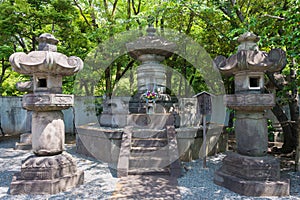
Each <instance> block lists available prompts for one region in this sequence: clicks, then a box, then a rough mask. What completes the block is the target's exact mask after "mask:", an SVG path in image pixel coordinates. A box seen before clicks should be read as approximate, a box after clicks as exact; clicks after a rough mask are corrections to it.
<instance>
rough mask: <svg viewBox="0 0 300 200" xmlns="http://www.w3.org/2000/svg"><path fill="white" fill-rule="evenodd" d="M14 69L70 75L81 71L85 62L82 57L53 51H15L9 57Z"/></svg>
mask: <svg viewBox="0 0 300 200" xmlns="http://www.w3.org/2000/svg"><path fill="white" fill-rule="evenodd" d="M9 61H10V63H11V64H12V67H13V69H14V71H16V72H18V73H20V74H28V75H32V74H52V75H64V76H69V75H73V74H74V73H76V72H78V71H80V70H81V69H82V67H83V62H82V60H81V59H80V58H78V57H75V56H71V57H67V56H66V55H64V54H61V53H58V52H53V51H33V52H30V53H29V54H25V53H23V52H18V53H14V54H13V55H11V56H10V58H9Z"/></svg>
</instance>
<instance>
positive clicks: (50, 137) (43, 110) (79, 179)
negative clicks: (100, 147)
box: [9, 33, 83, 195]
mask: <svg viewBox="0 0 300 200" xmlns="http://www.w3.org/2000/svg"><path fill="white" fill-rule="evenodd" d="M57 43H58V40H57V39H56V38H55V37H54V36H53V35H51V34H48V33H45V34H42V35H41V36H40V37H39V47H38V51H33V52H30V53H29V54H28V55H27V54H25V53H21V52H19V53H14V54H13V55H11V56H10V59H9V60H10V63H11V65H12V67H13V70H15V71H16V72H18V73H20V74H27V75H31V76H32V77H33V93H31V94H27V95H24V97H23V107H24V108H25V109H27V110H30V111H32V150H33V153H34V155H32V156H29V157H28V158H26V159H25V160H24V161H22V166H21V172H20V173H17V174H15V175H14V176H13V179H12V182H11V185H10V193H11V194H13V195H16V194H54V193H58V192H61V191H64V190H67V189H69V188H72V187H75V186H77V185H79V184H82V183H83V172H82V171H79V170H77V165H76V162H75V160H74V159H73V158H72V156H71V155H69V154H68V153H66V152H64V143H65V141H64V138H65V126H64V121H63V113H62V111H61V110H63V109H67V108H69V107H71V106H72V105H73V101H74V99H73V95H65V94H61V93H62V78H63V76H70V75H73V74H75V73H76V72H78V71H79V70H81V69H82V67H83V62H82V60H81V59H80V58H78V57H75V56H71V57H67V56H65V55H64V54H61V53H58V52H57V46H56V45H57Z"/></svg>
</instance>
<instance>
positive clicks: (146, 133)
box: [132, 129, 167, 138]
mask: <svg viewBox="0 0 300 200" xmlns="http://www.w3.org/2000/svg"><path fill="white" fill-rule="evenodd" d="M166 137H167V133H166V131H165V130H157V129H134V130H132V138H166Z"/></svg>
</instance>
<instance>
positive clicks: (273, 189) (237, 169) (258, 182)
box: [214, 153, 290, 196]
mask: <svg viewBox="0 0 300 200" xmlns="http://www.w3.org/2000/svg"><path fill="white" fill-rule="evenodd" d="M214 182H215V183H216V184H218V185H220V186H223V187H225V188H227V189H229V190H231V191H234V192H236V193H238V194H241V195H247V196H287V195H289V191H290V181H289V179H280V163H279V161H278V160H276V159H274V158H273V157H270V156H263V157H251V156H243V155H240V154H237V153H231V154H229V155H227V156H226V157H225V158H224V159H223V165H222V167H221V168H220V169H219V170H218V171H216V172H215V176H214Z"/></svg>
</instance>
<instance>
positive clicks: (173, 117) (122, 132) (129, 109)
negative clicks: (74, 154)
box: [76, 25, 220, 177]
mask: <svg viewBox="0 0 300 200" xmlns="http://www.w3.org/2000/svg"><path fill="white" fill-rule="evenodd" d="M126 48H127V51H128V52H129V55H130V56H131V57H133V58H134V59H136V60H138V61H140V63H141V64H140V65H139V66H138V67H137V94H135V95H134V96H132V97H130V96H128V97H115V96H112V97H111V98H110V99H106V101H105V102H104V104H103V112H102V113H101V115H100V117H99V123H98V121H91V122H90V123H85V124H82V122H80V121H79V122H78V123H79V124H77V127H76V129H77V131H78V134H77V138H76V139H77V141H76V142H77V151H78V152H79V153H82V154H85V155H88V156H92V157H94V158H96V159H99V160H101V161H104V162H109V163H112V164H114V165H115V166H117V169H118V176H120V177H121V176H127V175H130V174H149V173H150V174H151V173H161V174H171V175H174V176H178V175H179V174H180V169H179V167H180V166H179V165H178V159H179V158H180V159H181V160H184V161H191V160H192V159H198V158H199V152H200V147H201V144H202V126H201V125H200V122H201V120H200V116H199V113H197V99H196V98H178V99H175V98H173V97H171V96H169V95H168V94H167V92H166V90H167V88H166V87H167V86H166V67H165V66H163V65H162V64H161V62H162V61H163V60H164V59H166V58H168V57H169V56H171V55H172V52H174V51H175V48H176V45H175V44H174V43H172V42H170V41H167V40H166V39H164V38H163V37H160V36H158V35H156V30H155V29H154V27H153V26H152V25H149V27H148V28H147V34H146V35H145V36H142V37H139V38H138V39H137V40H135V41H133V42H130V43H127V44H126ZM148 92H149V96H148ZM153 92H154V93H155V95H154V97H153V96H152V97H153V98H152V97H150V93H153ZM151 95H152V94H151ZM80 114H82V112H80ZM92 120H97V119H92ZM80 123H81V124H80ZM210 129H211V133H213V134H211V135H209V136H208V138H207V141H209V142H211V143H216V140H217V139H218V138H219V135H220V128H219V126H216V128H215V129H216V131H214V130H212V129H213V127H212V126H210ZM214 133H215V135H214ZM208 146H213V145H212V144H209V145H208ZM207 152H209V151H207ZM176 163H177V164H176Z"/></svg>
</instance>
